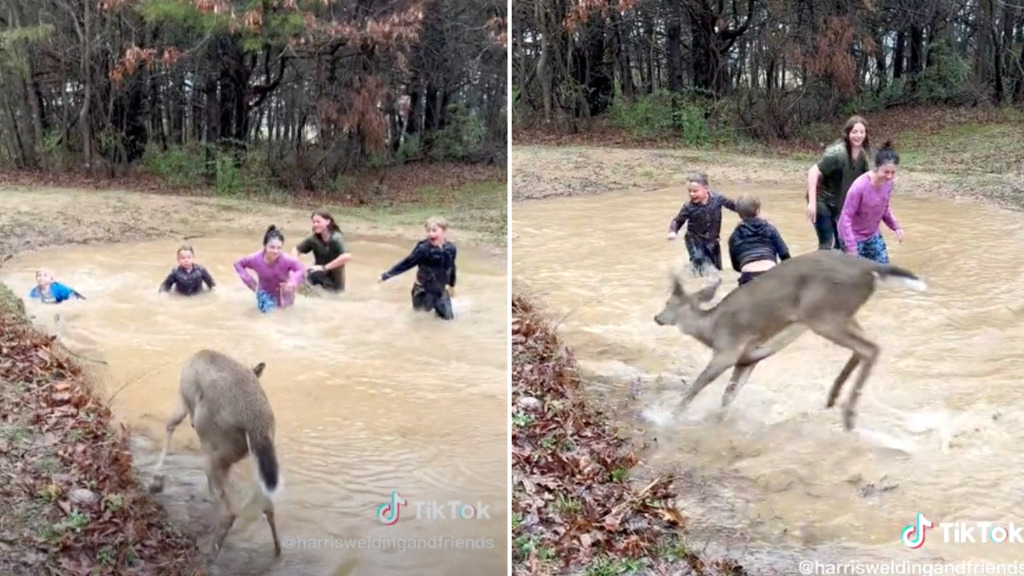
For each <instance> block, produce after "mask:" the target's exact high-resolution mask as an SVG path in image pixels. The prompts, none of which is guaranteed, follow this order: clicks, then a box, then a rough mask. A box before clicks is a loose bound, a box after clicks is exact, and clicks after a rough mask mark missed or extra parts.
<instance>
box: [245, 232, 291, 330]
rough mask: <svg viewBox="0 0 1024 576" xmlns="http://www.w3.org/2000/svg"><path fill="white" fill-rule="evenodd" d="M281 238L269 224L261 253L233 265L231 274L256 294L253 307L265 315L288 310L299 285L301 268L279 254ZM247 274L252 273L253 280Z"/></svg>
mask: <svg viewBox="0 0 1024 576" xmlns="http://www.w3.org/2000/svg"><path fill="white" fill-rule="evenodd" d="M283 249H284V234H282V233H281V231H280V230H278V228H277V226H274V225H273V224H271V225H270V227H269V228H267V232H266V234H264V235H263V249H262V250H260V251H259V252H254V253H252V254H250V255H248V256H244V257H242V258H240V259H239V260H238V261H237V262H235V272H236V273H237V274H238V277H239V278H241V279H242V282H244V283H245V285H246V286H248V287H249V289H250V290H252V291H253V292H255V293H256V306H257V307H258V308H259V309H260V312H263V313H267V312H270V311H271V310H273V309H274V308H279V307H280V308H284V307H287V306H291V304H292V303H293V301H294V299H295V290H296V289H297V288H298V287H299V285H300V284H302V280H303V277H304V276H305V268H304V267H303V266H302V262H300V261H299V260H298V259H297V258H292V257H291V256H289V255H287V254H284V253H282V250H283ZM249 270H252V271H254V272H256V277H257V280H253V278H252V276H251V275H250V274H249Z"/></svg>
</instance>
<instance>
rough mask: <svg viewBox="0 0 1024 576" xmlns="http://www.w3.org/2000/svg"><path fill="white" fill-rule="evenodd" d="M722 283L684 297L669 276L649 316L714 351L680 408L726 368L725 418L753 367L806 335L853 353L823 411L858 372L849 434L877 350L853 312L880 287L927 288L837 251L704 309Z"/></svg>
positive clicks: (800, 260)
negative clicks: (663, 296)
mask: <svg viewBox="0 0 1024 576" xmlns="http://www.w3.org/2000/svg"><path fill="white" fill-rule="evenodd" d="M721 282H722V280H721V277H719V278H718V279H717V280H715V281H713V282H712V283H711V284H709V285H707V286H705V287H704V288H702V289H700V290H698V291H696V292H694V293H693V294H687V293H686V292H685V291H684V290H683V285H682V282H681V280H680V278H679V276H678V274H676V275H673V276H672V278H671V283H672V292H671V295H670V296H669V298H668V300H667V301H666V302H665V306H664V309H662V311H661V312H659V313H658V314H657V315H656V316H655V317H654V321H655V323H657V324H658V325H660V326H676V327H677V328H678V329H679V330H680V332H682V333H683V334H685V335H687V336H690V337H692V338H694V339H695V340H697V341H698V342H700V343H701V344H703V345H704V346H707V347H708V348H710V349H711V350H712V356H711V360H710V361H709V362H708V364H707V366H706V367H705V368H704V370H703V371H702V372H701V373H700V375H698V376H697V379H696V380H695V381H694V382H693V384H692V385H691V386H690V388H689V390H688V391H687V392H686V394H685V395H684V396H683V398H682V400H681V401H680V403H679V409H680V410H682V409H684V408H685V407H686V406H687V405H689V403H690V402H692V401H693V399H694V398H695V397H696V396H697V395H698V394H700V392H701V390H703V389H704V388H705V387H706V386H707V385H708V384H710V383H711V382H713V381H714V380H715V379H716V378H718V377H719V376H721V375H722V374H723V373H724V372H725V371H726V370H728V369H729V368H732V369H733V370H732V375H731V377H730V379H729V384H728V385H727V386H726V388H725V392H724V394H723V395H722V405H721V411H720V413H719V416H720V417H722V416H724V413H725V412H726V410H727V409H728V407H729V405H730V404H731V403H732V402H733V400H735V398H736V395H737V394H738V393H739V391H740V389H741V388H743V386H744V384H746V382H747V380H748V379H749V378H750V374H751V372H752V371H753V370H754V367H755V366H757V364H758V363H759V362H761V361H763V360H764V359H766V358H768V357H770V356H772V355H773V354H775V353H776V352H779V351H780V350H782V349H784V348H786V347H787V346H789V345H790V344H792V343H793V342H794V341H796V339H797V338H799V337H800V336H801V335H802V334H804V333H805V332H806V331H807V330H810V331H812V332H813V333H815V334H817V335H818V336H821V337H822V338H825V339H827V340H829V341H831V342H833V343H835V344H837V345H839V346H842V347H844V348H846V349H848V350H850V351H851V352H852V355H851V356H850V359H849V360H848V361H847V362H846V364H845V365H844V366H843V368H842V370H840V372H839V375H838V376H837V377H836V379H835V381H834V382H833V384H832V388H831V389H830V390H829V393H828V399H827V401H826V403H825V408H826V409H830V408H832V407H833V406H835V404H836V401H837V400H838V398H839V393H840V391H841V389H842V387H843V385H844V384H845V383H846V381H847V379H848V378H849V377H850V375H851V374H852V373H853V371H854V370H855V369H856V368H857V367H858V365H859V366H860V374H859V375H858V376H857V380H856V381H855V383H854V385H853V389H852V390H851V392H850V396H849V398H848V399H847V402H846V404H845V406H844V408H843V427H844V429H845V430H846V431H847V432H850V431H852V430H853V429H854V420H855V415H856V406H857V400H858V399H859V397H860V394H861V391H862V389H863V388H864V384H865V383H866V382H867V380H868V376H869V375H870V374H871V370H872V368H873V367H874V366H875V363H876V361H877V360H878V356H879V354H880V351H881V348H880V347H879V345H878V344H877V343H875V342H873V341H872V340H870V339H869V338H868V337H867V336H866V335H865V333H864V330H863V328H862V327H861V325H860V324H859V323H858V322H857V320H856V319H855V316H856V314H857V312H858V311H859V310H860V309H861V307H862V306H864V304H865V303H867V301H868V300H869V299H870V298H871V297H872V295H874V293H875V290H876V287H877V285H878V284H879V283H881V282H887V283H892V284H895V285H901V286H903V287H906V288H910V289H911V290H915V291H919V292H924V291H926V290H927V284H926V283H925V282H924V281H923V280H921V279H920V278H919V277H918V276H917V275H916V274H914V273H912V272H910V271H909V270H906V269H905V268H901V267H899V266H893V265H888V264H878V263H876V262H874V261H871V260H868V259H866V258H863V257H860V256H855V255H850V254H846V253H844V252H840V251H837V250H818V251H815V252H811V253H807V254H802V255H800V256H795V257H793V258H790V259H788V260H785V261H783V262H782V263H780V264H778V265H777V266H775V267H774V268H771V269H769V270H768V271H767V272H765V273H764V274H762V275H760V276H759V277H757V278H755V279H754V280H752V281H751V282H749V283H747V284H745V285H743V286H740V287H738V288H737V289H735V290H733V291H732V292H730V293H729V294H728V295H726V296H725V298H723V299H722V300H721V302H719V303H718V304H717V305H715V306H713V307H711V308H709V309H704V308H702V307H701V304H706V303H708V302H710V301H711V300H712V299H713V298H714V297H715V293H716V292H717V291H718V288H719V286H720V285H721ZM684 383H685V382H684Z"/></svg>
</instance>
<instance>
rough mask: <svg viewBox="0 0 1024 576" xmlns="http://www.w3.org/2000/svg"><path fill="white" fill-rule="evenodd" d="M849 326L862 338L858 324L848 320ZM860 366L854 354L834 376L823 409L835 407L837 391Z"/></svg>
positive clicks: (862, 333) (862, 332)
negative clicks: (837, 374)
mask: <svg viewBox="0 0 1024 576" xmlns="http://www.w3.org/2000/svg"><path fill="white" fill-rule="evenodd" d="M849 326H850V327H851V328H852V329H853V330H854V331H855V332H857V333H858V334H860V335H861V336H864V330H863V329H862V328H861V327H860V324H859V323H858V322H857V321H856V320H853V319H850V322H849ZM858 364H860V356H858V355H857V353H856V352H854V353H853V354H852V355H851V356H850V359H849V360H847V361H846V365H845V366H843V369H842V370H840V371H839V376H836V380H835V382H833V383H832V389H831V390H829V392H828V400H827V401H826V402H825V409H826V410H827V409H829V408H832V407H833V406H835V405H836V400H838V399H839V391H840V390H842V388H843V384H845V383H846V380H847V379H848V378H849V377H850V374H853V370H854V369H855V368H856V367H857V365H858Z"/></svg>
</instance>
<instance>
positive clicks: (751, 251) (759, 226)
mask: <svg viewBox="0 0 1024 576" xmlns="http://www.w3.org/2000/svg"><path fill="white" fill-rule="evenodd" d="M776 257H777V258H778V259H779V261H782V260H788V259H789V247H787V246H786V242H785V241H784V240H783V239H782V235H781V234H779V231H778V230H777V229H776V228H775V226H772V225H771V224H770V223H769V222H768V221H767V220H764V219H761V218H748V219H746V220H743V221H741V222H740V223H739V224H737V225H736V229H735V230H733V231H732V235H731V236H729V259H730V260H732V267H733V270H736V271H737V272H740V271H741V269H742V268H743V266H744V265H746V264H749V263H750V262H756V261H758V260H775V259H776Z"/></svg>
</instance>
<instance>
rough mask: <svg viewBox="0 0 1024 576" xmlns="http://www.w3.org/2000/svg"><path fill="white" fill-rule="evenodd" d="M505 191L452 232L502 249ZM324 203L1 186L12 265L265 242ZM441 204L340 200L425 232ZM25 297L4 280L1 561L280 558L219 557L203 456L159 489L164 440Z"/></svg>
mask: <svg viewBox="0 0 1024 576" xmlns="http://www.w3.org/2000/svg"><path fill="white" fill-rule="evenodd" d="M492 204H493V202H491V203H488V202H483V203H481V205H480V206H473V207H470V208H469V209H464V210H461V211H458V213H457V214H451V215H449V220H450V221H451V222H452V224H453V230H452V234H451V236H452V238H453V239H454V240H455V241H456V242H459V243H462V244H469V245H474V246H478V247H482V248H490V250H489V251H490V252H492V253H494V254H495V256H496V257H502V256H503V254H504V253H505V248H504V246H501V245H496V243H495V230H494V229H495V219H496V218H499V217H500V218H503V217H504V216H503V211H501V212H502V214H496V211H495V210H494V209H493V206H492ZM319 207H320V206H313V205H311V204H310V205H307V206H303V207H297V208H289V207H286V206H284V205H283V204H282V203H277V204H273V205H271V204H266V203H260V202H254V201H243V200H237V199H220V198H211V197H200V196H190V197H183V196H176V195H168V194H141V193H133V192H126V191H110V190H85V189H62V188H40V187H28V186H10V185H8V186H5V187H2V188H0V266H2V264H3V262H5V261H7V260H8V259H10V258H11V257H13V256H14V255H16V254H18V253H19V252H22V251H26V250H34V249H39V248H44V247H47V246H54V245H63V244H81V243H106V242H131V241H140V240H154V239H159V238H178V239H182V240H185V239H191V238H197V237H202V236H203V235H206V234H212V233H219V232H220V231H223V230H225V229H229V230H231V232H233V233H239V232H240V233H246V234H251V235H252V237H253V241H254V242H257V241H258V240H257V239H258V238H262V235H263V233H264V231H265V230H266V227H267V226H269V225H270V224H278V225H283V226H287V227H290V228H293V229H295V228H301V227H304V226H308V222H309V214H310V210H311V209H313V208H319ZM435 208H437V209H438V210H443V208H441V207H440V206H429V205H411V206H407V207H397V208H393V209H391V210H382V211H378V210H373V211H368V210H365V209H363V210H353V211H352V212H351V213H349V212H347V211H346V210H345V209H341V208H331V210H332V212H333V214H334V215H335V216H336V217H337V218H338V219H339V221H340V223H341V225H342V228H343V232H344V233H346V234H351V233H354V234H382V235H402V236H405V235H412V237H415V236H416V235H419V234H422V223H421V221H422V218H423V217H425V215H426V214H427V213H430V212H433V210H434V209H435ZM450 211H451V209H450V208H449V210H444V212H450ZM353 214H355V215H353ZM503 226H504V224H502V227H503ZM19 309H21V310H20V312H23V304H22V303H21V302H20V299H19V298H18V296H15V295H14V294H13V293H11V292H10V291H9V290H8V289H7V288H6V287H5V286H3V284H0V333H2V335H0V352H2V353H0V507H2V508H3V509H4V512H3V513H2V514H0V574H3V575H4V576H7V575H11V576H22V575H36V574H61V575H74V574H146V575H151V574H160V575H161V576H177V575H179V574H181V575H186V574H200V573H205V574H211V575H220V574H224V575H227V574H232V575H236V574H252V575H255V574H259V573H261V572H263V571H264V570H265V569H266V568H269V567H270V565H271V564H272V563H273V561H274V559H273V556H272V555H271V554H272V551H271V549H270V548H267V549H266V550H248V551H247V550H245V549H242V548H241V547H236V546H233V545H232V542H231V538H230V536H229V538H228V541H227V542H226V543H225V547H224V550H223V551H222V553H221V555H220V558H219V560H218V562H217V564H216V567H211V566H209V565H206V563H205V558H204V557H203V555H202V554H201V552H205V551H206V550H208V549H209V545H210V542H209V534H210V533H211V530H212V527H213V525H214V522H215V521H216V514H217V509H216V508H215V507H214V506H213V505H212V503H211V502H210V501H209V499H208V497H207V494H206V492H207V490H206V479H205V476H204V474H203V473H202V471H201V468H200V467H199V462H198V459H197V457H196V455H195V454H172V455H171V456H170V457H169V458H168V460H167V463H166V466H167V469H168V470H174V474H175V476H174V481H173V482H168V483H167V486H166V489H165V491H164V492H163V493H162V494H160V495H158V496H156V497H150V496H148V495H147V494H146V493H145V488H144V486H145V483H146V482H148V480H149V478H150V474H149V472H148V470H149V469H150V468H151V467H152V465H153V463H154V461H155V456H156V451H157V450H159V446H158V441H159V439H147V438H141V437H132V436H131V435H130V434H128V432H127V431H126V430H123V429H121V428H120V427H119V426H118V425H116V424H115V422H116V418H115V417H114V416H113V415H112V414H110V412H109V411H108V410H107V409H106V408H105V407H104V406H103V405H102V404H103V403H102V402H101V401H99V400H98V399H97V398H98V396H99V395H98V394H97V393H96V392H95V391H94V380H93V379H92V378H91V376H90V375H89V374H88V373H87V372H86V371H83V369H82V368H81V362H80V361H79V360H78V359H76V358H75V357H73V356H69V354H68V352H67V351H66V350H65V349H63V347H62V346H61V345H60V344H59V342H56V341H51V340H50V339H49V338H48V337H46V336H43V335H42V333H41V332H39V331H37V330H35V329H33V328H31V326H29V325H28V319H27V318H25V317H24V316H22V315H21V314H19ZM86 364H87V363H86ZM83 421H84V422H86V423H85V424H83V423H82V422H83ZM168 519H169V520H170V522H168Z"/></svg>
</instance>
